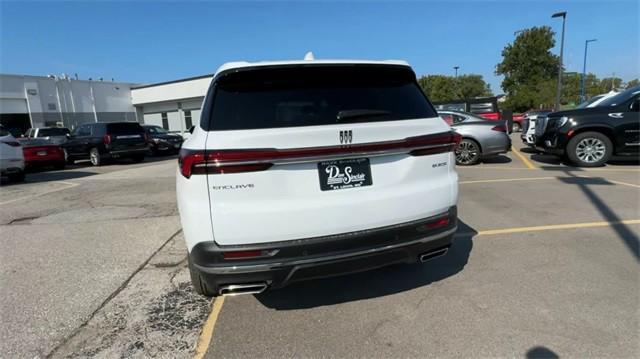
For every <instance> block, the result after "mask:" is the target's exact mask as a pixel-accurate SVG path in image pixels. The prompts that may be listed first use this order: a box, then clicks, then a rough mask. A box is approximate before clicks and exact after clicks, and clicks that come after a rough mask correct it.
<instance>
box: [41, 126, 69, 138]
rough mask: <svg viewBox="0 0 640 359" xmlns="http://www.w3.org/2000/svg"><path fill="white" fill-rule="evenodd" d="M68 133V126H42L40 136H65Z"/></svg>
mask: <svg viewBox="0 0 640 359" xmlns="http://www.w3.org/2000/svg"><path fill="white" fill-rule="evenodd" d="M68 133H69V130H68V129H66V128H41V129H40V132H39V133H38V137H49V136H65V135H66V134H68Z"/></svg>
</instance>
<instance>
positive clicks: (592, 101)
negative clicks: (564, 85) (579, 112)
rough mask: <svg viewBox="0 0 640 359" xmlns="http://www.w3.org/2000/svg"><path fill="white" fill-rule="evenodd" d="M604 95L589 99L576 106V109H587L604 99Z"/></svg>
mask: <svg viewBox="0 0 640 359" xmlns="http://www.w3.org/2000/svg"><path fill="white" fill-rule="evenodd" d="M603 97H604V95H597V96H593V97H592V98H590V99H588V100H587V101H585V102H583V103H581V104H579V105H578V106H576V108H586V107H587V106H589V105H591V104H592V103H594V102H596V101H598V100H599V99H601V98H603Z"/></svg>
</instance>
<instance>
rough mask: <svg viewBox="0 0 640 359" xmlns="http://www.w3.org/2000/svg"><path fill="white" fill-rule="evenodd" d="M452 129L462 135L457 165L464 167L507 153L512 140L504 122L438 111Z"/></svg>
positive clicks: (463, 113) (457, 154)
mask: <svg viewBox="0 0 640 359" xmlns="http://www.w3.org/2000/svg"><path fill="white" fill-rule="evenodd" d="M438 113H439V114H440V117H442V119H443V120H445V121H446V122H447V123H448V124H449V125H450V126H451V128H452V129H453V130H454V131H456V132H457V133H459V134H461V135H462V142H460V145H459V146H458V149H457V150H456V163H457V164H459V165H463V166H468V165H473V164H476V163H478V161H480V160H481V159H483V158H486V157H489V156H495V155H499V154H501V153H506V152H508V151H509V150H510V149H511V138H510V137H509V135H508V134H507V126H506V125H505V123H504V122H502V121H491V120H487V119H485V118H482V117H479V116H476V115H474V114H471V113H468V112H459V111H438Z"/></svg>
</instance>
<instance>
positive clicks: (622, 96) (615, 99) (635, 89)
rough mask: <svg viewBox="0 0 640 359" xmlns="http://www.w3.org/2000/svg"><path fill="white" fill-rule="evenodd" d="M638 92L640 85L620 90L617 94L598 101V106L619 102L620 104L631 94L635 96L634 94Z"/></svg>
mask: <svg viewBox="0 0 640 359" xmlns="http://www.w3.org/2000/svg"><path fill="white" fill-rule="evenodd" d="M639 93H640V86H636V87H632V88H630V89H628V90H624V91H622V92H620V93H619V94H617V95H615V96H613V97H610V98H608V99H606V100H604V101H602V102H600V104H599V105H598V107H606V106H615V105H619V104H621V103H623V102H626V101H627V100H629V99H630V98H632V97H633V96H635V95H637V94H639Z"/></svg>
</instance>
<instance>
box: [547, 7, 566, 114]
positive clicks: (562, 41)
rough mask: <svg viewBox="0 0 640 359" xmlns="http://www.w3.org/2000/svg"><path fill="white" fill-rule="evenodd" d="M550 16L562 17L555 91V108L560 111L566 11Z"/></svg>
mask: <svg viewBox="0 0 640 359" xmlns="http://www.w3.org/2000/svg"><path fill="white" fill-rule="evenodd" d="M551 17H552V18H556V17H562V37H561V40H560V64H559V66H558V89H557V92H556V106H555V110H556V111H560V93H561V92H562V68H563V66H562V53H563V51H564V24H565V20H566V19H567V12H566V11H561V12H557V13H555V14H553V15H551Z"/></svg>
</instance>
